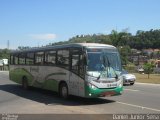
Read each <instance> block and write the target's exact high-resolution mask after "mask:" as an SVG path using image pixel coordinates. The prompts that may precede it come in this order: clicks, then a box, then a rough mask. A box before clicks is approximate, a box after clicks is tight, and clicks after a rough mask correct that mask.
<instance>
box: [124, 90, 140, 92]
mask: <svg viewBox="0 0 160 120" xmlns="http://www.w3.org/2000/svg"><path fill="white" fill-rule="evenodd" d="M124 90H126V91H134V92H137V91H140V90H134V89H124Z"/></svg>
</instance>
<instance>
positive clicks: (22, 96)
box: [0, 72, 160, 114]
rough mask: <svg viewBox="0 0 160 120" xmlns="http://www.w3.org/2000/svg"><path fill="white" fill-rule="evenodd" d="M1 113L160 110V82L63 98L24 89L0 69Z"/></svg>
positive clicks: (37, 90) (112, 112)
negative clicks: (101, 95) (90, 96)
mask: <svg viewBox="0 0 160 120" xmlns="http://www.w3.org/2000/svg"><path fill="white" fill-rule="evenodd" d="M0 113H17V114H23V113H24V114H33V113H34V114H127V113H130V114H133V113H134V114H140V113H145V114H150V113H160V85H148V84H139V83H136V84H135V85H133V86H125V87H124V92H123V94H122V95H121V96H114V97H104V98H95V99H85V98H79V97H74V96H72V97H71V98H70V99H69V100H63V99H61V98H59V97H58V95H57V94H56V93H54V92H51V91H45V90H41V89H35V88H32V89H31V90H23V89H22V88H21V86H20V85H18V84H16V83H14V82H12V81H10V80H9V78H8V72H0Z"/></svg>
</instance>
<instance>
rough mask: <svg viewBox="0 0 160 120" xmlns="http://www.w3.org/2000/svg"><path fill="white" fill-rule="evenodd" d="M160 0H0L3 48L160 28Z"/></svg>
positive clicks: (0, 26) (0, 25)
mask: <svg viewBox="0 0 160 120" xmlns="http://www.w3.org/2000/svg"><path fill="white" fill-rule="evenodd" d="M159 6H160V0H0V49H1V48H7V41H9V48H10V49H16V48H17V47H18V46H31V47H37V46H42V45H46V44H49V43H54V42H58V41H66V40H69V38H72V37H74V36H76V35H82V34H83V35H87V34H110V33H111V31H112V30H113V29H114V30H117V31H119V32H120V31H122V30H124V29H126V28H127V30H128V32H130V33H132V34H136V31H137V30H144V31H148V30H150V29H160V7H159Z"/></svg>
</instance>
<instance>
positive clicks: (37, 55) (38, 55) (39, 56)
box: [35, 52, 44, 65]
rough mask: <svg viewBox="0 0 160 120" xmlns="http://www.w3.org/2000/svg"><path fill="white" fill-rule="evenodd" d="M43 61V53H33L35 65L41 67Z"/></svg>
mask: <svg viewBox="0 0 160 120" xmlns="http://www.w3.org/2000/svg"><path fill="white" fill-rule="evenodd" d="M43 60H44V52H36V53H35V64H37V65H43Z"/></svg>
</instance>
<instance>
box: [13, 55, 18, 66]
mask: <svg viewBox="0 0 160 120" xmlns="http://www.w3.org/2000/svg"><path fill="white" fill-rule="evenodd" d="M14 64H15V65H18V54H16V55H14Z"/></svg>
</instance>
